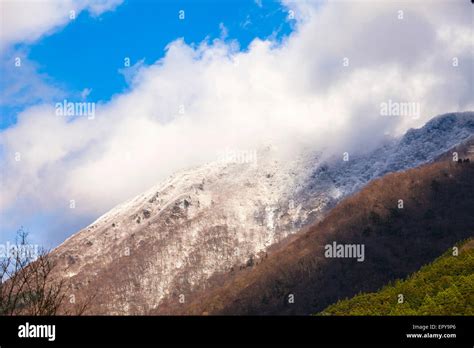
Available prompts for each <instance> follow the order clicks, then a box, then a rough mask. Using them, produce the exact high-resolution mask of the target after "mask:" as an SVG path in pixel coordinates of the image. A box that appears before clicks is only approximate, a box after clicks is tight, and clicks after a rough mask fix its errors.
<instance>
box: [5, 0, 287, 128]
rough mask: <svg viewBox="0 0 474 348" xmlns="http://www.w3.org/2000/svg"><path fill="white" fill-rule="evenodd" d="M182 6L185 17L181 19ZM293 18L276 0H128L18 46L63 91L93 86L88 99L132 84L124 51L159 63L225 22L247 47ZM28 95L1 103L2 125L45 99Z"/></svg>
mask: <svg viewBox="0 0 474 348" xmlns="http://www.w3.org/2000/svg"><path fill="white" fill-rule="evenodd" d="M181 10H184V11H185V19H184V20H180V19H179V17H178V15H179V11H181ZM286 17H287V9H285V8H284V7H283V6H282V5H281V4H280V3H279V2H278V1H269V0H267V1H263V2H256V1H254V0H228V1H225V5H223V3H222V1H218V0H200V1H193V0H161V1H151V0H126V1H125V2H124V3H122V4H121V5H120V6H118V7H117V8H116V9H115V10H114V11H110V12H106V13H103V14H101V15H100V16H99V17H94V16H90V14H89V13H88V12H81V13H80V14H79V15H78V16H77V18H76V19H75V21H73V22H71V23H70V24H69V25H67V26H65V27H64V28H62V29H61V30H59V31H57V32H55V33H54V34H52V35H48V36H45V37H43V38H42V39H40V40H39V41H37V42H34V43H33V44H22V43H20V44H17V45H15V48H16V50H15V51H16V52H18V51H19V52H25V53H26V56H27V59H28V60H29V61H31V63H32V64H34V65H35V67H36V68H37V73H38V74H40V75H41V76H42V79H44V80H45V81H47V82H48V84H49V85H53V86H56V87H57V88H58V89H59V90H61V91H62V92H64V93H65V94H64V97H66V98H68V97H69V98H70V99H72V98H77V97H78V96H80V93H81V91H83V90H84V89H89V90H90V94H88V97H87V98H88V99H90V100H94V101H107V100H109V99H110V98H111V97H112V96H113V95H114V94H117V93H122V92H123V91H124V90H126V89H127V87H128V86H127V81H126V79H125V77H124V76H123V74H121V73H120V70H121V69H123V68H124V59H125V57H129V58H130V64H131V65H134V64H136V63H137V62H139V61H143V63H144V64H146V65H149V64H153V63H154V62H155V61H157V60H158V59H160V58H162V57H163V56H164V53H165V48H166V46H167V45H168V44H169V43H170V42H172V41H173V40H176V39H178V38H183V39H184V41H185V42H186V43H187V44H191V43H196V44H198V43H200V42H201V41H203V40H209V41H212V40H213V39H215V38H221V37H222V34H223V32H222V26H221V24H222V25H223V26H224V27H225V30H226V31H227V36H226V37H225V40H237V41H238V43H239V45H240V49H241V50H245V49H246V48H247V46H248V44H249V43H250V42H251V41H252V40H253V39H255V38H257V37H258V38H262V39H265V38H268V37H270V36H271V37H275V38H276V39H277V40H278V39H281V38H282V37H283V36H285V35H288V34H289V33H290V32H291V27H292V23H291V21H288V20H286ZM2 62H3V63H4V65H6V66H4V67H2V71H3V69H6V70H10V71H11V70H13V69H14V67H13V57H12V56H9V57H7V60H6V61H5V60H2ZM1 87H2V88H4V87H5V86H4V84H3V83H2V86H1ZM25 93H27V92H25ZM24 99H25V98H22V101H24ZM26 99H28V101H29V102H26V103H15V104H10V105H4V103H2V104H1V105H0V107H1V109H0V111H1V115H2V116H1V119H0V129H5V128H8V127H9V126H11V125H12V124H14V123H15V122H16V115H17V113H18V112H19V111H21V110H22V109H24V108H25V107H27V106H30V105H32V104H35V103H38V102H40V101H41V100H39V99H40V98H38V96H31V97H30V98H26Z"/></svg>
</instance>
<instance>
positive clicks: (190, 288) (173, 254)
mask: <svg viewBox="0 0 474 348" xmlns="http://www.w3.org/2000/svg"><path fill="white" fill-rule="evenodd" d="M473 115H474V114H473V113H472V112H471V113H458V114H448V115H443V116H440V117H438V118H436V119H435V120H433V121H431V122H430V123H428V124H427V125H426V126H425V127H423V128H421V129H418V130H411V131H409V132H408V133H407V134H406V135H405V136H404V137H402V138H401V139H399V140H395V141H392V142H390V143H388V144H385V146H384V147H382V148H380V149H377V150H376V151H375V152H373V153H370V154H365V155H359V156H358V155H357V154H354V155H353V156H352V159H351V160H350V161H348V162H344V161H342V156H336V157H337V158H336V157H334V158H331V159H329V160H325V161H322V160H321V158H322V156H321V153H318V152H315V151H311V150H308V151H305V152H303V153H301V154H299V156H296V157H295V158H293V159H291V160H289V159H288V158H284V157H281V156H280V154H279V152H278V150H277V149H275V148H271V147H267V148H265V149H260V150H259V151H258V153H257V157H256V158H255V159H253V160H251V161H235V160H230V161H229V160H228V161H220V162H215V163H209V164H207V165H204V166H202V167H199V168H196V169H192V170H187V171H183V172H180V173H177V174H176V175H174V176H172V177H170V178H169V179H168V180H166V181H165V182H163V183H160V184H159V185H157V186H155V187H153V188H151V189H150V190H149V191H147V192H145V193H144V194H142V195H139V196H137V197H135V198H133V199H132V200H130V201H128V202H125V203H124V204H122V205H119V206H117V207H116V208H114V209H112V210H111V211H110V212H108V213H107V214H105V215H104V216H102V217H100V218H99V219H98V220H97V221H95V222H94V223H93V224H91V225H90V226H88V227H87V228H85V229H84V230H82V231H80V232H78V233H76V234H75V235H73V236H72V237H70V238H69V239H67V240H66V241H65V242H64V243H63V244H62V245H60V246H59V247H58V248H56V249H55V250H53V252H52V256H53V257H54V258H55V259H56V260H57V261H58V267H57V274H56V276H57V277H58V278H66V279H67V280H68V282H69V283H70V284H72V286H73V288H74V289H75V290H74V295H75V296H76V297H78V298H81V297H84V296H88V295H90V294H91V293H95V294H96V297H95V300H94V301H93V302H92V306H91V308H90V313H97V314H142V313H147V312H149V311H150V310H153V309H156V308H158V306H159V305H160V304H162V302H163V301H164V300H166V301H168V303H170V301H174V300H176V299H183V298H186V299H187V298H190V296H191V294H192V293H195V292H199V291H203V290H206V289H208V288H209V286H211V285H212V284H214V283H215V282H216V279H218V278H219V276H220V277H221V278H226V277H227V276H228V275H229V274H231V273H233V272H234V270H235V272H237V269H239V268H243V267H245V266H247V265H252V264H254V263H256V262H259V261H261V260H263V259H264V258H265V253H266V251H267V250H268V248H269V247H271V246H272V245H275V244H276V243H279V242H282V241H287V240H288V239H287V237H288V236H290V235H293V234H294V233H296V232H297V231H299V230H300V229H301V228H302V227H304V226H307V225H310V224H311V223H314V222H315V221H319V220H320V219H321V218H322V217H323V216H324V214H325V212H327V211H328V210H329V208H331V207H333V206H334V205H335V204H336V203H337V202H338V201H340V200H341V199H342V198H344V197H346V196H348V195H350V194H351V193H353V192H355V191H356V190H357V189H359V188H360V187H362V186H363V185H364V184H365V183H367V182H368V181H369V180H371V179H373V178H375V177H377V176H379V175H382V174H383V173H386V172H388V171H393V170H403V169H406V168H410V167H412V166H415V165H418V164H420V163H424V162H429V161H431V160H433V159H434V158H435V157H436V156H438V155H440V154H441V153H442V152H444V151H446V149H447V148H449V147H451V146H452V145H454V144H457V143H459V142H461V141H462V140H464V139H466V138H467V137H468V136H469V135H471V134H474V121H473V120H474V116H473ZM448 146H449V147H448ZM219 282H220V280H219V281H218V282H217V283H219Z"/></svg>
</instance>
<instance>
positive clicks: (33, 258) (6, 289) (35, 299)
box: [0, 228, 92, 316]
mask: <svg viewBox="0 0 474 348" xmlns="http://www.w3.org/2000/svg"><path fill="white" fill-rule="evenodd" d="M27 237H28V233H27V232H26V231H25V230H24V229H23V228H21V229H20V230H19V231H18V232H17V239H16V241H15V243H14V244H13V245H11V246H10V247H9V248H6V247H4V248H3V249H4V253H3V255H0V315H6V316H8V315H57V314H69V315H71V314H72V315H81V314H83V313H84V312H85V311H86V309H87V306H88V305H89V304H90V302H91V301H92V299H91V298H89V299H86V300H85V301H84V302H82V303H80V304H77V305H74V306H68V308H73V309H72V310H65V309H64V308H66V306H63V305H64V304H65V300H66V294H67V291H68V287H67V286H66V283H65V281H64V280H63V279H53V269H54V267H55V263H54V261H53V260H52V258H51V257H50V254H49V253H48V252H47V251H46V250H45V249H43V248H39V247H37V246H35V245H31V244H28V239H27ZM7 249H8V250H7Z"/></svg>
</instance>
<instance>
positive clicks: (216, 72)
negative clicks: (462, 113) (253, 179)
mask: <svg viewBox="0 0 474 348" xmlns="http://www.w3.org/2000/svg"><path fill="white" fill-rule="evenodd" d="M297 4H298V8H296V11H304V16H300V17H298V18H300V22H299V25H298V26H297V29H296V31H295V32H294V33H293V34H292V35H291V36H290V37H289V38H287V39H286V40H284V42H283V43H282V44H280V45H277V44H276V43H275V42H270V41H261V40H255V41H254V42H253V43H252V44H251V46H250V47H249V49H248V50H247V51H245V52H239V51H237V50H236V47H237V45H236V44H235V43H232V42H223V41H221V40H216V41H214V42H212V43H202V44H200V45H198V46H188V45H186V44H185V43H184V42H183V41H182V40H177V41H174V42H172V43H170V45H169V46H168V48H167V53H166V56H165V57H164V58H163V59H162V60H160V61H158V62H156V63H155V64H153V65H151V66H145V65H143V64H140V65H137V66H136V67H134V69H135V70H134V74H133V78H132V77H131V76H129V78H130V81H131V86H130V91H129V92H127V93H125V94H122V95H117V96H116V97H115V98H114V99H113V100H112V101H111V102H108V103H107V104H101V105H98V106H97V109H96V117H95V119H94V120H88V119H87V118H77V119H75V120H74V121H71V120H68V119H67V118H64V117H58V116H55V114H54V105H41V106H37V107H33V108H29V109H27V110H25V111H24V112H23V113H22V114H21V115H20V117H19V121H18V124H17V125H16V126H15V127H14V128H11V129H8V130H6V131H3V132H2V134H1V135H2V138H1V141H0V146H2V147H3V150H4V154H5V155H6V157H7V162H6V163H4V165H3V170H4V173H5V180H4V181H3V182H2V187H1V191H2V193H3V195H2V197H0V209H3V211H9V212H10V213H11V215H10V216H11V218H12V221H14V220H18V219H19V218H21V217H22V216H25V214H26V215H27V214H31V213H32V212H38V211H42V210H53V211H54V210H60V209H62V208H61V207H64V206H66V205H67V204H68V202H69V200H70V199H75V200H76V202H77V208H76V214H79V215H80V214H84V215H86V216H97V215H98V214H99V213H102V212H104V211H106V210H108V209H109V208H111V207H112V206H113V205H114V204H117V203H119V202H121V201H123V200H124V199H126V198H129V197H130V196H133V195H135V194H137V193H139V192H141V191H142V190H144V189H146V188H148V187H149V186H151V185H152V184H155V183H156V182H158V181H159V180H161V179H163V178H164V177H165V176H167V175H169V174H171V173H172V172H174V171H176V170H178V169H181V168H185V167H188V166H191V165H196V164H199V163H202V162H204V161H208V160H212V159H215V158H216V156H217V154H218V153H219V151H220V150H222V149H224V148H254V147H257V146H258V145H259V144H261V143H266V142H273V143H277V144H278V145H280V147H281V148H285V147H288V146H290V145H291V144H294V145H297V144H298V143H306V144H307V143H309V144H312V145H313V146H314V147H319V148H323V147H324V148H327V149H328V151H345V150H348V151H354V150H355V149H357V148H364V149H366V148H370V147H372V146H375V145H376V144H377V143H379V142H380V140H381V139H382V138H383V137H384V134H385V133H387V132H390V133H398V134H400V133H401V132H403V131H405V130H406V129H408V128H409V127H418V126H421V125H422V124H424V123H425V122H426V121H427V120H428V119H429V118H430V117H433V116H434V115H437V114H440V113H443V112H450V111H458V110H465V109H473V107H474V105H473V100H472V95H473V93H472V87H473V86H472V84H473V81H472V78H471V76H472V59H473V53H472V48H471V45H472V33H471V35H468V34H466V35H464V36H462V39H461V38H459V37H458V36H456V35H455V33H458V32H463V33H469V32H470V31H471V29H470V27H469V18H468V17H469V15H470V14H469V11H470V7H471V5H470V4H468V3H465V4H464V3H459V4H457V5H454V4H453V6H452V7H451V8H450V9H449V11H447V10H446V9H445V6H444V4H441V3H440V4H438V3H434V4H432V5H430V7H429V8H428V9H427V8H426V7H421V6H419V5H418V4H413V3H411V2H410V3H408V2H402V3H401V5H400V4H394V3H392V2H391V3H390V4H380V3H377V4H376V5H374V3H367V2H362V3H358V4H353V2H336V3H329V4H325V5H324V6H320V5H317V6H316V7H313V5H312V3H306V4H305V3H304V2H298V3H297ZM289 6H292V5H291V4H290V5H289ZM399 6H403V10H404V19H403V20H399V19H398V18H397V15H398V10H399V8H400V7H399ZM315 8H317V10H315ZM466 8H467V9H466ZM453 35H454V36H456V37H457V38H458V39H456V40H451V39H450V38H452V37H453ZM453 55H456V56H457V57H458V58H459V62H460V64H459V66H458V67H453V66H452V64H451V59H452V57H453ZM345 57H347V58H349V66H347V67H345V66H343V59H344V58H345ZM389 99H391V100H398V101H412V102H419V103H420V105H421V117H420V118H419V119H413V118H403V117H402V118H386V117H382V116H380V103H382V102H384V101H387V100H389ZM183 111H184V113H183ZM16 152H20V153H21V154H22V160H21V162H15V160H14V154H15V153H16ZM18 197H20V199H19V198H18ZM25 202H27V203H25ZM45 207H47V208H45ZM65 232H66V233H72V232H74V231H65Z"/></svg>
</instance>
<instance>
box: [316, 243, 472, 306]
mask: <svg viewBox="0 0 474 348" xmlns="http://www.w3.org/2000/svg"><path fill="white" fill-rule="evenodd" d="M456 248H457V250H456V249H455V250H453V249H449V250H447V251H446V252H445V253H444V254H443V255H442V256H441V257H439V258H437V259H436V260H435V261H434V262H432V263H431V264H429V265H426V266H423V267H422V268H421V269H420V270H419V271H417V272H416V273H414V274H413V275H411V276H410V277H409V278H407V279H406V280H403V281H400V280H398V281H396V282H395V283H394V284H390V285H387V286H385V287H384V288H383V289H381V290H379V291H378V292H375V293H368V294H360V295H357V296H355V297H353V298H351V299H349V300H342V301H339V302H338V303H336V304H334V305H331V306H329V307H328V308H326V309H325V310H324V311H323V312H321V315H473V314H474V240H472V239H471V240H469V241H467V242H463V243H460V245H458V246H456ZM453 253H454V254H453ZM400 295H402V296H403V298H402V297H400ZM399 299H400V300H399Z"/></svg>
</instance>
